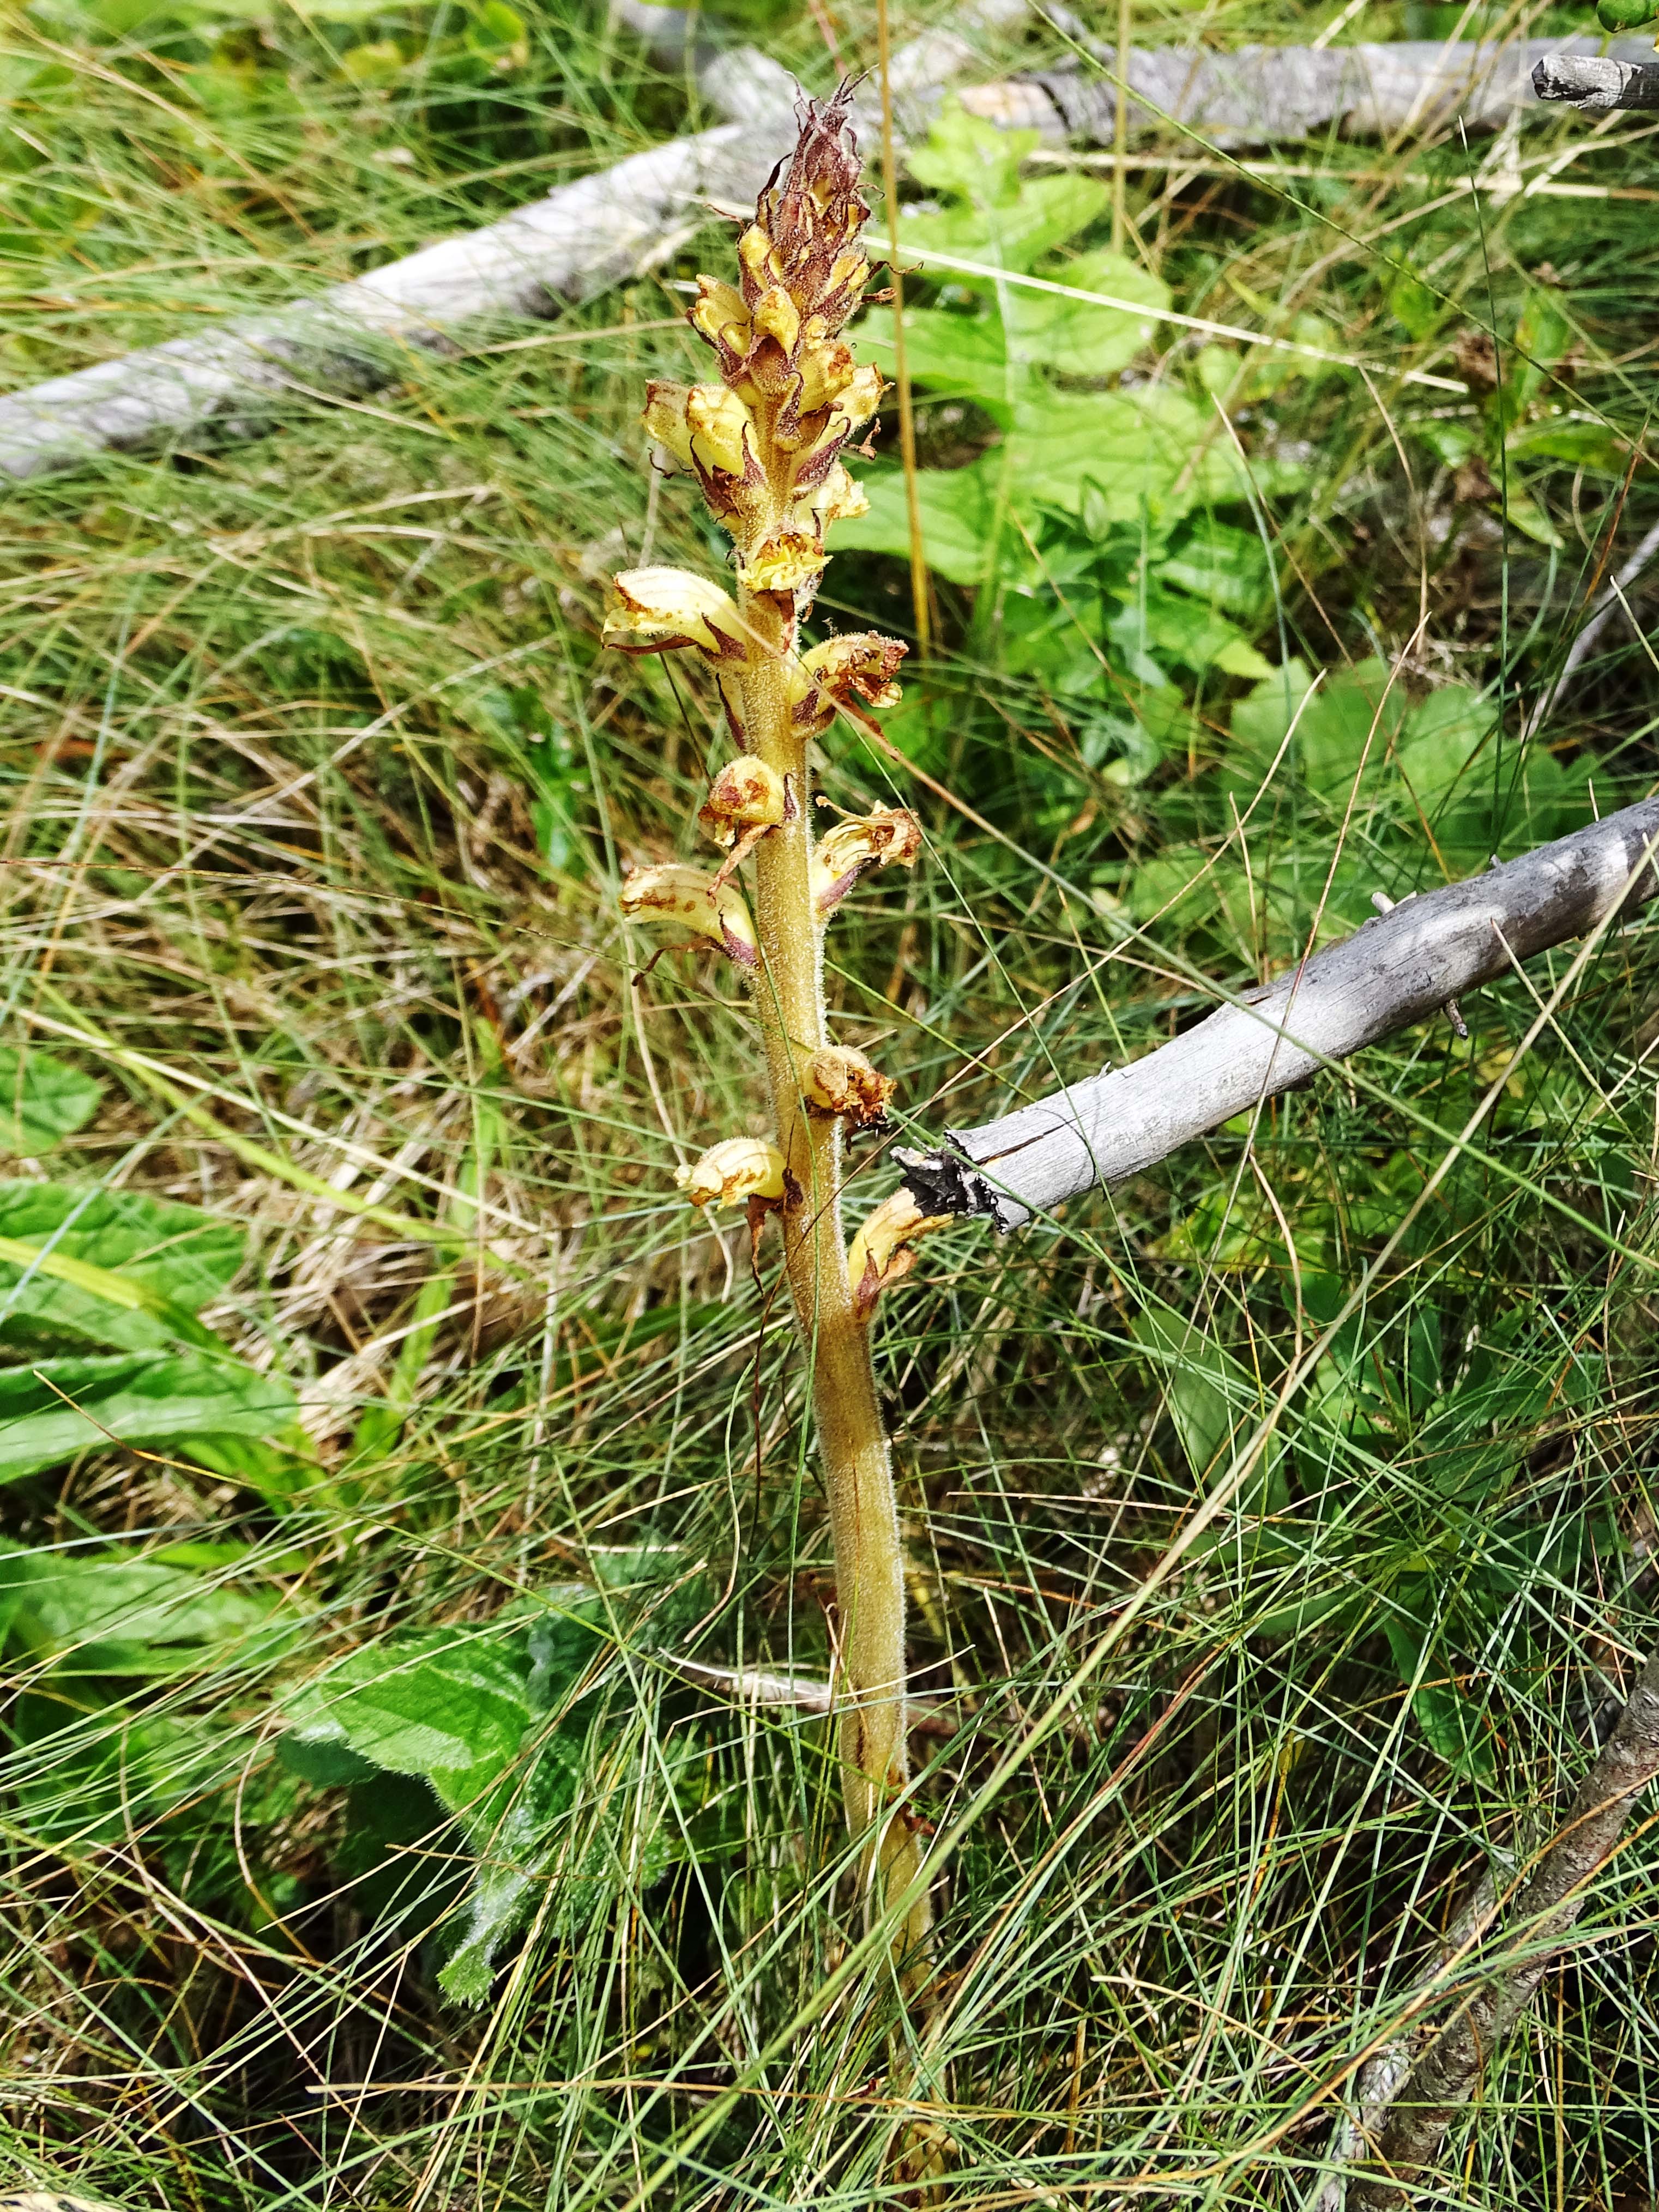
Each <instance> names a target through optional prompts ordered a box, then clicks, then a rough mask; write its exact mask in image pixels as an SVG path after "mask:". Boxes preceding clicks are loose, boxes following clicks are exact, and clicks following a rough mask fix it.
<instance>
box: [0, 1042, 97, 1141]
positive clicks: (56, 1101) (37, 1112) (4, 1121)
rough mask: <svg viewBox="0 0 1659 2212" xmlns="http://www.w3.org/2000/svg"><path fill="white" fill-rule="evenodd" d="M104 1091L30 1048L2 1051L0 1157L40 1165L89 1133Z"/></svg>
mask: <svg viewBox="0 0 1659 2212" xmlns="http://www.w3.org/2000/svg"><path fill="white" fill-rule="evenodd" d="M103 1095H104V1094H103V1091H102V1089H101V1088H100V1085H98V1084H96V1083H94V1080H93V1079H92V1078H91V1076H89V1075H82V1073H81V1071H80V1069H79V1068H78V1067H71V1066H69V1065H68V1063H67V1062H66V1061H64V1060H55V1059H54V1058H53V1057H52V1054H50V1053H48V1052H41V1051H40V1049H39V1048H38V1047H31V1048H29V1049H28V1050H27V1051H26V1052H19V1051H18V1050H17V1049H16V1048H15V1047H14V1046H12V1045H0V1152H10V1153H13V1154H15V1156H17V1157H19V1158H23V1159H36V1158H39V1157H40V1154H41V1153H42V1152H51V1150H52V1147H53V1146H54V1145H57V1144H59V1143H61V1142H62V1140H63V1139H64V1138H65V1137H72V1136H73V1135H74V1134H75V1132H76V1130H77V1129H79V1128H82V1127H85V1125H86V1124H87V1123H88V1121H90V1120H91V1119H92V1117H93V1115H94V1114H95V1113H96V1112H97V1111H98V1106H99V1102H100V1099H101V1098H102V1097H103Z"/></svg>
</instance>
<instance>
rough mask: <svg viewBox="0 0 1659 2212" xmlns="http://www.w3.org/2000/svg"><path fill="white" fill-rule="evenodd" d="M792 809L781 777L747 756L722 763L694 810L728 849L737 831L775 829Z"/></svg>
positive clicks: (717, 840)
mask: <svg viewBox="0 0 1659 2212" xmlns="http://www.w3.org/2000/svg"><path fill="white" fill-rule="evenodd" d="M793 812H794V809H793V806H792V805H791V804H790V799H789V792H788V788H787V786H786V785H785V783H784V781H783V778H782V777H781V775H779V774H778V772H777V770H776V769H775V768H770V767H769V766H768V765H767V763H765V762H764V761H763V760H757V759H755V758H754V757H753V756H752V755H749V756H746V757H744V759H742V760H734V761H728V762H727V763H726V766H725V767H724V768H723V769H721V770H720V774H719V775H717V776H716V777H715V778H714V782H713V784H712V785H711V786H710V787H709V792H708V798H707V799H705V800H704V801H703V803H702V805H701V806H700V807H699V808H698V809H697V819H698V821H699V822H700V823H702V826H703V828H704V829H706V830H707V831H708V834H709V836H711V837H712V838H713V839H714V842H715V843H716V844H717V845H723V846H725V847H726V849H727V850H728V851H729V850H730V849H731V848H732V845H733V844H735V843H736V842H737V841H738V835H739V833H740V832H741V831H743V830H748V829H753V830H757V831H765V830H768V829H775V828H776V826H777V824H778V823H780V822H786V821H787V820H788V819H789V818H790V817H791V816H792V815H793ZM748 842H750V843H751V844H752V843H753V842H754V840H753V839H752V838H750V840H749V841H748Z"/></svg>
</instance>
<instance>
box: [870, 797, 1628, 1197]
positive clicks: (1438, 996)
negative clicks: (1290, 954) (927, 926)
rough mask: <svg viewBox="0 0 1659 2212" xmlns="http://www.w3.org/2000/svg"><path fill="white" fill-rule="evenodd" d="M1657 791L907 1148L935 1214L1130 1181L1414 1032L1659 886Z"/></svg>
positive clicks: (919, 1192) (910, 1172)
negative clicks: (1266, 982)
mask: <svg viewBox="0 0 1659 2212" xmlns="http://www.w3.org/2000/svg"><path fill="white" fill-rule="evenodd" d="M1656 839H1659V799H1644V800H1643V801H1642V803H1641V804H1640V805H1637V806H1627V807H1626V808H1624V809H1623V810H1622V811H1620V812H1619V813H1617V814H1610V815H1609V816H1608V817H1607V819H1606V820H1605V821H1602V822H1596V823H1591V824H1590V825H1589V827H1588V828H1587V829H1577V830H1575V831H1573V833H1572V834H1571V836H1566V837H1559V838H1557V840H1556V841H1555V842H1554V843H1553V844H1551V845H1544V846H1541V847H1540V848H1539V849H1538V850H1537V851H1536V852H1533V853H1527V854H1522V856H1521V858H1519V859H1518V860H1510V861H1509V862H1507V863H1506V864H1504V865H1503V866H1497V865H1494V866H1492V868H1490V869H1489V870H1488V871H1487V872H1486V873H1485V874H1482V875H1479V876H1471V877H1469V878H1467V879H1466V880H1465V881H1464V882H1462V883H1460V884H1447V885H1446V886H1445V887H1444V889H1443V890H1437V891H1429V892H1425V893H1423V894H1421V895H1419V896H1417V897H1414V898H1410V899H1405V900H1402V901H1401V903H1400V904H1399V905H1398V906H1396V907H1395V908H1393V910H1392V911H1391V912H1390V913H1389V914H1387V915H1383V916H1382V917H1381V918H1380V919H1378V920H1376V921H1368V922H1367V923H1365V925H1364V927H1363V928H1361V929H1360V930H1358V932H1357V933H1355V935H1353V936H1352V937H1350V938H1347V939H1345V940H1344V941H1343V942H1342V943H1341V944H1340V945H1331V946H1329V947H1328V948H1327V950H1326V951H1322V952H1318V953H1315V954H1314V955H1312V957H1310V958H1306V959H1304V960H1303V961H1302V962H1301V963H1299V964H1298V965H1297V967H1296V968H1295V969H1292V970H1291V973H1290V974H1289V975H1285V976H1284V977H1282V978H1281V979H1280V980H1279V981H1278V982H1277V983H1274V984H1273V985H1271V986H1269V987H1267V988H1265V989H1263V990H1260V991H1254V992H1250V993H1249V994H1246V995H1245V996H1243V998H1240V999H1237V1000H1232V1001H1231V1002H1230V1003H1228V1004H1227V1005H1225V1006H1221V1007H1219V1008H1218V1010H1217V1011H1216V1012H1214V1013H1212V1014H1211V1015H1209V1016H1208V1017H1207V1018H1206V1019H1205V1020H1203V1021H1201V1022H1200V1023H1199V1024H1197V1025H1196V1026H1195V1027H1194V1028H1193V1029H1190V1030H1187V1031H1186V1032H1185V1033H1184V1034H1183V1035H1182V1036H1178V1037H1176V1038H1175V1039H1173V1041H1172V1042H1170V1043H1169V1044H1166V1045H1162V1046H1160V1047H1159V1048H1158V1050H1157V1051H1156V1052H1152V1053H1148V1054H1147V1055H1146V1058H1145V1059H1144V1060H1135V1061H1134V1062H1133V1063H1132V1064H1131V1065H1130V1066H1127V1067H1114V1068H1107V1069H1105V1070H1104V1071H1103V1072H1102V1073H1100V1074H1097V1075H1093V1076H1091V1077H1089V1078H1088V1079H1086V1080H1085V1081H1084V1082H1081V1083H1077V1084H1073V1085H1070V1086H1068V1087H1067V1088H1066V1089H1065V1090H1063V1091H1056V1092H1055V1093H1054V1096H1053V1097H1048V1098H1042V1099H1038V1100H1036V1101H1035V1102H1034V1103H1031V1104H1030V1105H1025V1106H1021V1107H1020V1108H1018V1109H1017V1110H1016V1111H1015V1112H1013V1113H1012V1114H1007V1115H1003V1116H1001V1117H1000V1119H999V1120H997V1121H990V1122H987V1123H985V1124H984V1125H983V1126H981V1127H978V1128H972V1129H952V1130H951V1131H949V1132H948V1133H947V1137H946V1141H945V1146H944V1147H943V1148H942V1149H941V1150H940V1151H939V1152H931V1153H921V1154H916V1153H906V1154H903V1155H902V1156H901V1157H902V1158H903V1159H904V1161H905V1164H906V1168H907V1181H908V1184H909V1187H910V1188H911V1189H912V1190H913V1191H914V1193H915V1196H916V1200H917V1202H918V1204H920V1205H921V1206H924V1207H925V1209H926V1210H927V1212H929V1213H945V1212H954V1213H986V1214H989V1215H990V1217H991V1218H992V1219H993V1220H994V1222H995V1223H996V1225H997V1227H998V1228H999V1229H1000V1230H1003V1231H1008V1230H1011V1229H1018V1228H1019V1227H1021V1226H1022V1225H1024V1223H1025V1222H1028V1221H1029V1220H1030V1218H1031V1217H1032V1216H1033V1215H1034V1214H1038V1213H1047V1212H1050V1211H1052V1209H1053V1208H1054V1207H1055V1206H1061V1205H1063V1204H1064V1203H1065V1202H1066V1200H1067V1199H1071V1198H1077V1197H1079V1196H1081V1195H1082V1194H1083V1193H1084V1192H1085V1191H1088V1190H1092V1189H1094V1188H1097V1186H1100V1185H1108V1186H1109V1185H1111V1184H1113V1183H1118V1182H1124V1181H1126V1180H1127V1178H1128V1177H1129V1176H1133V1175H1139V1174H1140V1173H1141V1172H1142V1171H1143V1170H1145V1169H1146V1168H1149V1167H1152V1166H1153V1165H1154V1164H1156V1163H1157V1162H1158V1161H1159V1160H1161V1159H1164V1158H1167V1157H1168V1155H1169V1154H1170V1152H1174V1151H1175V1150H1176V1147H1177V1146H1181V1145H1184V1144H1187V1143H1188V1142H1190V1141H1191V1139H1194V1137H1201V1136H1203V1135H1204V1134H1206V1132H1208V1131H1209V1130H1212V1129H1214V1128H1217V1127H1219V1126H1220V1124H1221V1123H1222V1122H1223V1121H1228V1120H1230V1119H1231V1117H1232V1115H1235V1114H1242V1113H1244V1112H1246V1111H1247V1110H1249V1109H1251V1108H1253V1107H1255V1105H1256V1104H1258V1103H1259V1102H1261V1100H1263V1099H1267V1098H1273V1097H1277V1096H1278V1095H1279V1092H1281V1091H1289V1090H1291V1089H1292V1088H1293V1087H1294V1086H1295V1085H1297V1084H1300V1083H1304V1082H1306V1081H1307V1080H1308V1079H1309V1078H1310V1076H1311V1075H1313V1074H1314V1073H1316V1070H1317V1069H1319V1068H1321V1067H1325V1066H1330V1065H1331V1064H1332V1063H1333V1062H1334V1061H1337V1060H1346V1058H1347V1057H1348V1055H1349V1054H1351V1053H1355V1052H1358V1050H1359V1049H1360V1048H1362V1047H1363V1046H1364V1045H1368V1044H1375V1043H1376V1042H1378V1041H1379V1040H1380V1039H1381V1038H1383V1037H1386V1036H1392V1035H1394V1033H1395V1031H1396V1030H1404V1029H1409V1028H1411V1027H1412V1025H1413V1024H1414V1023H1417V1022H1420V1021H1422V1020H1424V1019H1425V1018H1426V1017H1428V1016H1429V1015H1431V1014H1432V1013H1434V1012H1436V1010H1437V1008H1440V1007H1442V1006H1444V1005H1445V1004H1446V1002H1447V1000H1449V999H1456V998H1461V997H1462V995H1463V994H1465V993H1466V992H1468V991H1471V990H1474V989H1476V988H1478V987H1479V986H1480V985H1481V984H1482V983H1489V982H1491V981H1492V980H1493V979H1494V978H1495V977H1497V976H1499V975H1505V974H1507V973H1509V972H1510V969H1511V968H1512V967H1513V965H1514V963H1515V962H1516V960H1527V959H1530V958H1532V957H1534V955H1536V954H1538V953H1540V952H1543V951H1547V950H1548V949H1549V948H1550V947H1551V946H1552V945H1566V944H1569V943H1571V941H1572V940H1573V939H1576V938H1580V937H1583V936H1585V935H1587V934H1588V933H1589V932H1591V931H1593V930H1595V929H1597V928H1598V927H1601V925H1602V924H1603V923H1605V922H1606V921H1607V920H1608V918H1609V916H1610V915H1614V914H1616V913H1617V912H1619V911H1620V910H1622V909H1626V908H1635V907H1637V906H1639V905H1640V904H1642V903H1643V902H1644V901H1646V900H1648V899H1650V898H1653V897H1655V896H1659V873H1656V870H1655V867H1654V864H1653V860H1652V858H1651V854H1652V850H1653V846H1654V842H1655V840H1656Z"/></svg>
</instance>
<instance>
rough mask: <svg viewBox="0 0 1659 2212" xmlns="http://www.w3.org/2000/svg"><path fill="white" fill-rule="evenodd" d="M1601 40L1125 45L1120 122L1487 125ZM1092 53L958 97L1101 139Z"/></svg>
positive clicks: (1204, 131) (1402, 128)
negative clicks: (1125, 103) (1124, 105)
mask: <svg viewBox="0 0 1659 2212" xmlns="http://www.w3.org/2000/svg"><path fill="white" fill-rule="evenodd" d="M1095 43H1096V42H1094V41H1091V45H1093V44H1095ZM1604 43H1605V41H1603V40H1600V39H1569V40H1565V41H1564V40H1559V39H1518V40H1513V41H1511V42H1510V43H1508V44H1505V45H1498V44H1496V43H1494V42H1492V41H1486V42H1480V41H1469V42H1466V43H1454V42H1452V41H1449V40H1436V39H1405V40H1400V41H1399V42H1398V43H1396V44H1393V45H1389V46H1327V47H1316V46H1240V47H1238V48H1237V50H1236V51H1235V52H1232V53H1227V54H1219V53H1212V52H1208V51H1207V50H1206V49H1203V48H1200V49H1198V50H1197V51H1194V50H1193V49H1191V48H1188V47H1177V46H1154V47H1141V46H1137V47H1136V48H1135V49H1134V50H1133V52H1132V53H1131V54H1130V57H1129V67H1128V70H1127V83H1128V87H1129V90H1130V93H1131V94H1132V95H1133V98H1132V100H1131V102H1130V106H1129V110H1128V125H1129V129H1130V131H1132V132H1145V131H1152V130H1157V129H1159V128H1161V127H1162V125H1161V123H1160V119H1159V118H1160V116H1169V117H1170V118H1172V119H1173V120H1174V121H1176V122H1177V123H1183V124H1185V125H1188V128H1189V129H1191V130H1193V131H1197V132H1199V133H1200V134H1201V135H1202V136H1203V137H1205V138H1206V139H1207V140H1208V141H1209V142H1210V143H1211V144H1212V145H1216V146H1227V147H1232V146H1247V145H1261V144H1267V143H1272V142H1273V141H1275V140H1279V139H1285V138H1308V137H1313V136H1315V134H1316V133H1317V132H1319V131H1325V130H1328V128H1329V127H1330V126H1331V125H1333V124H1335V125H1340V127H1341V128H1342V129H1344V130H1346V131H1349V132H1350V133H1352V135H1354V136H1356V137H1372V136H1375V137H1396V136H1399V135H1401V134H1402V133H1404V132H1407V131H1419V132H1428V131H1435V130H1437V129H1440V128H1443V126H1444V125H1446V124H1448V123H1449V122H1450V121H1451V120H1452V118H1453V117H1454V116H1455V117H1456V118H1459V119H1460V120H1461V121H1462V122H1463V123H1464V124H1465V125H1468V127H1469V128H1471V129H1476V128H1480V129H1491V128H1495V127H1498V126H1500V125H1503V124H1504V123H1507V122H1508V121H1509V119H1510V116H1511V115H1512V114H1514V113H1515V112H1516V111H1517V110H1518V111H1520V112H1522V114H1523V115H1524V114H1526V113H1527V112H1533V113H1536V112H1538V104H1539V102H1540V101H1541V100H1547V99H1560V98H1564V97H1565V94H1559V93H1554V92H1550V93H1546V92H1545V91H1544V89H1543V87H1542V85H1541V82H1539V76H1538V72H1539V71H1540V70H1543V69H1545V68H1546V67H1550V68H1554V67H1558V66H1565V65H1566V64H1568V62H1569V61H1570V59H1571V58H1573V57H1577V56H1579V55H1583V56H1584V57H1586V58H1587V59H1594V58H1595V56H1596V55H1597V53H1598V52H1599V51H1600V49H1601V46H1603V45H1604ZM1609 51H1610V52H1611V53H1613V54H1614V55H1624V56H1626V58H1627V59H1626V61H1621V62H1620V63H1619V64H1617V66H1619V67H1620V68H1621V69H1623V68H1626V67H1627V64H1628V60H1629V59H1630V58H1634V57H1636V56H1638V55H1641V54H1644V53H1650V52H1652V47H1651V46H1650V43H1649V42H1648V41H1647V40H1644V39H1633V40H1615V41H1614V42H1613V45H1612V46H1611V48H1610V49H1609ZM1102 61H1103V67H1102V69H1101V70H1099V71H1094V70H1082V69H1071V70H1044V71H1039V72H1037V73H1036V74H1034V75H1031V76H1019V77H1014V78H1012V79H1010V80H1009V81H1008V82H1006V83H1003V84H986V85H979V86H977V87H974V88H970V89H969V90H967V91H965V92H964V93H963V94H962V102H963V106H964V107H968V108H971V109H972V110H973V112H975V114H977V115H981V116H983V117H984V118H986V119H987V121H990V122H994V123H999V124H1002V125H1006V126H1008V127H1014V126H1018V127H1020V128H1023V129H1025V130H1030V131H1042V134H1043V136H1044V137H1049V138H1065V137H1073V138H1083V139H1087V140H1091V141H1094V142H1096V143H1100V144H1106V143H1109V141H1110V139H1111V137H1112V131H1113V125H1114V121H1115V115H1116V109H1117V86H1116V82H1115V57H1113V56H1109V55H1108V54H1106V53H1105V52H1102ZM1551 82H1553V79H1552V80H1551ZM1625 104H1626V105H1631V104H1633V103H1629V102H1626V103H1625Z"/></svg>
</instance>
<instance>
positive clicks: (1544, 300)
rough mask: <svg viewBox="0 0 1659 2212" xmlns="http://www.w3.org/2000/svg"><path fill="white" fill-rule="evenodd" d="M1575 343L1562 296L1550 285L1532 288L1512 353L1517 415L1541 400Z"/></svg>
mask: <svg viewBox="0 0 1659 2212" xmlns="http://www.w3.org/2000/svg"><path fill="white" fill-rule="evenodd" d="M1571 343H1572V325H1571V323H1569V322H1568V320H1567V319H1566V317H1565V314H1564V313H1562V311H1561V295H1560V294H1559V292H1556V291H1553V290H1552V289H1549V287H1547V286H1546V285H1542V284H1537V285H1532V286H1529V287H1528V292H1527V299H1526V305H1525V306H1524V307H1522V310H1521V319H1520V321H1519V322H1518V323H1517V324H1516V328H1515V342H1514V343H1513V344H1512V345H1511V346H1510V349H1509V363H1508V368H1509V374H1508V377H1507V379H1506V381H1507V383H1508V386H1509V390H1510V399H1511V404H1512V410H1513V411H1514V412H1518V411H1519V410H1521V409H1522V408H1523V407H1526V406H1528V405H1529V404H1531V402H1532V401H1533V400H1534V399H1535V398H1537V397H1538V394H1539V393H1540V392H1541V391H1542V390H1543V388H1544V386H1546V385H1547V383H1548V382H1549V380H1550V374H1551V372H1552V370H1553V368H1555V366H1556V364H1557V362H1559V360H1560V358H1561V356H1562V355H1563V354H1564V353H1565V351H1566V350H1567V348H1568V347H1569V345H1571Z"/></svg>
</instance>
